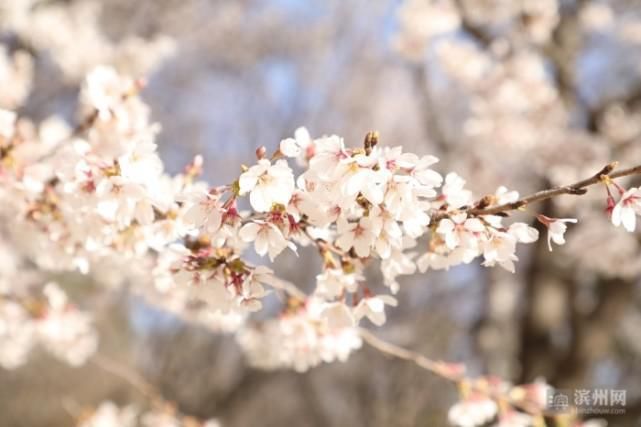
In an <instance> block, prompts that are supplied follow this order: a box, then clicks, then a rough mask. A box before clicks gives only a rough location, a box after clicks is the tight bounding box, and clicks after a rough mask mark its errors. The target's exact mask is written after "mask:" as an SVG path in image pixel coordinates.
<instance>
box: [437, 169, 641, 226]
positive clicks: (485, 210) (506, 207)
mask: <svg viewBox="0 0 641 427" xmlns="http://www.w3.org/2000/svg"><path fill="white" fill-rule="evenodd" d="M617 165H618V162H612V163H610V164H608V165H606V166H605V167H603V169H601V170H600V171H599V172H597V173H596V174H594V175H593V176H592V177H590V178H586V179H583V180H581V181H578V182H575V183H574V184H569V185H563V186H560V187H554V188H549V189H547V190H541V191H537V192H536V193H534V194H530V195H529V196H525V197H522V198H520V199H519V200H517V201H515V202H511V203H504V204H502V205H496V206H491V207H478V205H479V204H478V203H477V204H476V205H475V206H474V207H469V208H467V209H462V210H461V212H465V213H467V214H468V215H472V216H480V215H498V214H506V213H507V212H510V211H514V210H517V209H522V208H524V207H526V206H527V205H529V204H531V203H535V202H540V201H543V200H548V199H551V198H553V197H556V196H560V195H563V194H574V195H583V194H585V193H586V192H587V187H590V186H592V185H595V184H598V183H600V182H603V181H605V180H607V179H615V178H622V177H624V176H631V175H640V174H641V165H637V166H634V167H631V168H627V169H622V170H620V171H617V172H613V170H614V169H615V168H616V167H617ZM448 215H449V213H447V212H438V213H437V214H435V215H433V216H432V221H440V220H441V219H443V218H446V217H447V216H448Z"/></svg>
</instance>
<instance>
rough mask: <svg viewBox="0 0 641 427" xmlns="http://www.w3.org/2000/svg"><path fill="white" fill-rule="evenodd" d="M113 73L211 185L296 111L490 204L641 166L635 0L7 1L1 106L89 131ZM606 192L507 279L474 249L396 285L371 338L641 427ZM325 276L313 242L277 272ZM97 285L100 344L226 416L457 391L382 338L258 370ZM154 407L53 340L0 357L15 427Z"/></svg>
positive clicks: (397, 422) (293, 120)
mask: <svg viewBox="0 0 641 427" xmlns="http://www.w3.org/2000/svg"><path fill="white" fill-rule="evenodd" d="M98 64H110V65H113V66H115V67H116V68H117V69H118V70H119V71H121V72H125V73H130V74H132V75H134V76H139V77H144V78H145V79H146V80H147V86H146V88H145V90H144V92H143V98H144V100H145V101H146V102H148V103H149V105H150V106H151V109H152V115H153V118H154V120H156V121H158V122H159V123H161V125H162V132H161V133H160V136H159V138H158V144H159V147H160V151H161V154H162V157H163V159H164V161H165V163H166V165H167V168H168V169H169V171H170V172H172V173H174V172H178V171H180V170H181V169H182V168H183V167H184V165H185V164H186V163H188V162H189V161H190V160H191V159H192V158H193V156H194V155H195V154H198V153H200V154H202V155H203V156H204V160H205V178H206V179H207V180H208V181H209V182H210V183H212V184H224V183H228V182H230V181H231V180H233V179H234V178H235V177H236V176H237V175H238V173H239V166H240V164H242V163H246V164H250V163H251V162H253V160H254V150H255V149H256V147H258V146H261V145H265V146H266V147H268V149H274V148H275V147H276V146H277V144H278V142H279V141H280V140H281V139H283V138H285V137H289V136H291V135H293V133H294V131H295V129H296V128H297V127H299V126H306V127H307V128H308V129H309V131H310V133H311V134H312V136H314V137H317V136H322V135H324V134H334V133H335V134H338V135H341V136H343V137H345V139H346V142H347V144H348V145H351V146H358V145H361V144H362V140H363V137H364V135H365V134H366V132H368V131H370V130H378V131H379V132H380V135H381V143H382V144H384V145H389V146H396V145H402V146H403V147H404V148H405V149H406V151H413V152H416V153H417V154H428V153H429V154H435V155H436V156H437V157H439V158H440V159H441V162H440V163H439V165H437V166H438V167H437V169H438V170H439V171H440V172H447V171H450V170H455V171H456V172H458V173H459V174H460V175H462V176H463V177H465V178H466V179H467V180H468V186H469V187H470V188H471V189H472V190H474V191H475V193H476V194H479V195H482V194H489V193H493V192H494V191H495V190H496V188H497V187H498V186H499V185H508V186H509V188H510V189H516V190H518V191H520V192H521V194H525V193H529V192H532V191H536V190H538V189H542V188H545V187H547V186H550V185H555V184H562V183H569V182H573V181H574V180H576V179H578V178H581V177H585V176H591V175H592V174H594V173H595V172H596V171H598V170H600V169H601V168H602V167H603V166H604V165H605V164H607V163H608V162H610V161H613V160H619V161H620V162H621V164H622V165H627V166H631V165H633V164H638V163H639V160H641V2H639V0H602V1H596V0H593V1H590V0H518V1H516V0H349V1H346V0H309V1H303V0H227V1H225V0H137V1H130V0H103V1H98V0H42V1H38V0H0V88H1V89H0V107H3V108H9V109H15V110H17V111H18V112H19V113H20V114H21V115H24V116H28V117H32V118H34V121H35V122H36V123H37V122H39V121H42V120H45V119H47V118H48V117H50V116H51V115H56V116H59V117H61V118H63V119H65V120H66V121H68V122H69V123H72V124H73V123H78V122H80V121H81V120H82V118H81V117H80V116H79V114H78V113H77V111H76V105H77V104H76V97H77V95H78V91H79V87H80V84H81V83H82V78H83V76H84V75H85V73H86V72H87V71H89V70H91V68H93V67H94V66H96V65H98ZM632 184H634V182H629V183H626V185H632ZM636 184H637V185H638V184H639V183H638V182H637V183H636ZM601 190H602V189H600V188H598V189H595V190H593V191H591V192H590V193H589V195H588V196H586V197H583V198H581V200H580V201H577V200H575V199H574V198H572V197H571V196H569V197H567V198H565V199H562V200H559V201H555V202H554V203H546V204H545V205H543V206H540V207H539V208H540V210H541V212H543V213H545V214H546V215H548V216H555V217H566V216H571V217H579V218H581V221H580V224H579V225H578V226H576V227H572V228H571V229H570V231H569V233H568V236H567V239H568V243H567V245H566V246H563V247H558V248H555V250H554V252H553V253H550V252H549V251H548V248H547V245H546V242H545V239H542V240H541V241H540V242H539V243H537V244H536V245H534V247H530V248H523V251H522V252H520V253H519V258H520V262H519V263H518V265H517V273H516V274H510V273H507V272H504V271H502V270H499V269H498V268H496V269H486V268H483V267H481V266H480V265H478V264H472V265H467V266H461V267H457V268H455V269H452V270H450V271H448V272H429V273H427V274H422V275H416V276H414V277H411V278H407V279H405V280H402V281H401V289H400V292H399V294H398V298H399V300H400V301H399V302H400V303H399V307H397V308H395V309H392V310H391V311H390V313H389V317H390V320H389V322H388V324H387V326H386V327H385V328H384V329H382V330H380V331H378V333H379V334H380V335H381V336H382V337H384V338H385V339H387V340H389V341H392V342H394V343H397V344H399V345H402V346H405V347H409V348H412V349H414V350H416V351H419V352H421V353H423V354H425V355H428V356H429V357H431V358H434V359H444V360H450V361H457V362H463V363H465V364H466V365H467V366H468V368H469V370H470V372H471V373H473V374H495V375H500V376H501V377H504V378H507V379H509V380H511V381H513V382H514V383H526V382H532V381H534V380H536V379H537V378H542V379H545V380H546V381H548V382H549V383H550V384H553V385H555V386H557V387H559V388H564V389H586V388H608V389H625V390H626V391H627V407H626V414H625V415H616V416H611V417H609V418H608V417H605V418H608V421H609V425H613V426H639V425H641V421H640V420H641V287H640V286H639V277H640V276H641V247H640V245H639V244H640V239H639V235H638V233H637V234H629V233H626V232H625V231H623V230H621V229H615V228H613V227H612V226H611V224H610V223H609V221H608V219H607V217H606V215H605V213H604V208H605V194H604V193H605V192H604V191H601ZM542 231H543V230H542ZM318 268H319V261H318V260H317V259H316V258H315V257H314V253H313V251H311V252H309V253H308V252H305V251H303V252H302V253H301V257H300V258H296V257H295V256H291V255H283V256H282V257H280V258H279V261H278V264H277V266H276V268H275V269H276V272H277V273H278V274H279V275H281V276H282V277H283V278H285V279H288V280H290V281H292V282H294V283H296V284H298V285H299V286H300V287H301V288H304V289H311V287H312V286H313V281H314V277H315V274H316V273H315V272H316V271H317V270H318ZM312 272H314V273H312ZM65 280H66V281H65ZM77 280H78V278H66V279H65V278H63V279H62V280H60V283H62V284H63V285H64V284H67V285H68V286H75V284H76V283H72V282H74V281H77ZM369 280H370V281H371V282H372V283H374V285H373V286H376V284H375V283H376V282H377V281H378V282H380V280H381V279H380V277H378V276H377V275H376V273H375V272H374V271H373V272H371V274H370V277H369ZM84 285H86V286H84V290H83V291H82V292H80V293H78V292H76V294H78V295H77V296H78V297H79V298H80V301H81V304H83V305H85V306H87V307H91V308H92V309H94V310H96V312H97V313H98V314H97V322H98V328H99V330H100V349H99V352H100V354H102V355H105V356H108V357H109V358H111V359H112V360H117V361H118V362H119V363H121V364H122V365H123V366H128V367H129V369H132V370H134V371H137V372H139V373H140V374H141V375H143V376H144V378H145V379H146V380H147V381H148V382H150V383H152V384H153V385H154V386H155V387H156V388H157V389H158V390H159V391H160V392H161V393H162V395H163V396H164V397H165V398H166V399H167V400H170V401H173V402H176V404H177V405H178V407H179V408H180V409H181V411H183V412H185V413H188V414H193V415H196V416H199V417H201V418H208V417H217V418H218V419H220V421H221V422H222V424H223V425H224V426H230V427H231V426H281V425H288V424H294V425H296V426H301V427H303V426H305V427H306V426H312V427H316V426H319V427H320V426H373V427H376V426H381V427H382V426H441V425H446V418H447V409H448V408H449V406H450V405H451V404H452V403H453V402H454V401H455V400H456V399H457V392H456V390H455V388H454V387H452V386H450V385H449V384H446V383H445V382H444V381H443V380H441V379H439V378H435V377H433V376H432V375H431V374H429V373H428V372H426V371H423V370H421V369H420V368H417V367H415V366H413V365H412V364H410V363H407V362H403V361H398V360H391V359H389V358H386V357H385V356H383V355H382V354H380V353H378V352H377V351H376V350H372V349H370V348H363V349H362V350H360V351H358V352H356V353H355V354H354V355H353V356H351V357H350V359H349V360H348V362H347V363H344V364H341V363H336V364H331V365H322V366H320V367H318V368H315V369H312V370H311V371H310V372H308V373H306V374H297V373H294V372H285V371H283V372H263V371H259V370H255V369H252V368H251V367H249V366H248V364H247V362H246V361H245V359H244V358H243V355H242V353H241V351H240V349H239V347H238V345H237V344H236V341H235V340H234V338H233V337H231V336H226V335H224V334H214V333H212V332H211V331H210V330H208V328H207V327H206V325H194V324H190V323H186V322H183V321H181V320H180V319H178V318H176V317H173V316H172V315H169V314H167V313H165V312H163V311H162V310H159V309H156V308H154V307H153V306H151V305H148V304H147V303H146V302H145V301H143V300H141V299H138V298H135V297H132V296H130V295H129V294H127V292H126V291H125V290H123V291H109V292H105V291H103V290H101V289H98V288H94V287H92V286H91V284H84ZM144 399H145V397H144V396H143V395H141V394H140V393H139V391H137V390H136V389H135V388H133V387H131V385H130V384H129V383H127V382H126V381H123V380H122V379H121V378H119V377H117V376H114V375H111V374H110V373H109V372H106V371H105V370H104V369H102V368H101V367H100V366H98V365H96V364H92V363H90V364H88V365H86V366H85V367H82V368H71V367H68V366H66V365H62V364H60V363H59V362H56V361H54V360H52V359H51V358H50V357H48V356H46V355H45V354H42V355H38V356H36V357H32V358H31V361H30V363H29V364H28V365H26V366H24V367H22V368H20V369H17V370H14V371H5V370H0V425H1V426H3V427H4V426H6V427H19V426H20V427H21V426H25V427H27V426H28V427H39V426H43V427H44V426H47V427H54V426H70V425H73V424H74V420H73V411H70V410H69V407H79V408H80V407H91V406H95V405H97V404H98V403H99V402H101V401H103V400H112V401H114V402H117V403H120V404H125V403H128V402H143V401H144Z"/></svg>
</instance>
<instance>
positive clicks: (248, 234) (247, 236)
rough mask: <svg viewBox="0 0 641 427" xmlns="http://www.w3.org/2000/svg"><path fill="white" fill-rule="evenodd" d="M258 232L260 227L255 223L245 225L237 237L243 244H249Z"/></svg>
mask: <svg viewBox="0 0 641 427" xmlns="http://www.w3.org/2000/svg"><path fill="white" fill-rule="evenodd" d="M259 230H260V225H259V224H256V223H255V222H250V223H249V224H245V225H243V226H242V227H241V229H240V230H239V231H238V236H239V237H240V238H241V239H242V240H243V242H251V241H252V240H254V239H256V236H257V235H258V231H259Z"/></svg>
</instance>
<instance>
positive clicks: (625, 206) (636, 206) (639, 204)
mask: <svg viewBox="0 0 641 427" xmlns="http://www.w3.org/2000/svg"><path fill="white" fill-rule="evenodd" d="M637 215H641V188H635V187H633V188H630V189H629V190H627V191H626V192H625V193H623V194H622V195H621V199H619V202H618V203H617V204H616V205H615V206H614V209H613V210H612V224H614V225H615V226H617V227H618V226H620V225H621V224H623V227H624V228H625V229H626V230H628V231H629V232H633V231H634V229H635V228H636V225H637V224H636V223H637V219H636V216H637Z"/></svg>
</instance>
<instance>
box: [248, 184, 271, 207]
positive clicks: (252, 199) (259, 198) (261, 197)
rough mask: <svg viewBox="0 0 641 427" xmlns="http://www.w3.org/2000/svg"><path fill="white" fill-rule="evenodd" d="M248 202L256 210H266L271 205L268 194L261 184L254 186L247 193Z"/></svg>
mask: <svg viewBox="0 0 641 427" xmlns="http://www.w3.org/2000/svg"><path fill="white" fill-rule="evenodd" d="M249 203H250V204H251V205H252V208H254V210H256V212H267V211H269V210H270V209H271V207H272V204H271V199H270V198H269V195H268V194H267V192H266V191H265V190H264V189H263V188H262V187H261V186H257V187H255V188H254V189H253V190H252V192H251V193H250V194H249Z"/></svg>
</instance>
